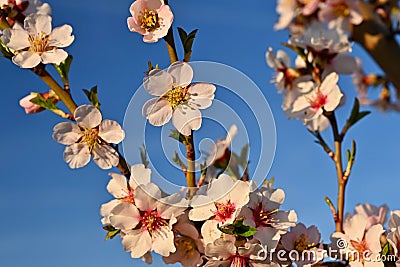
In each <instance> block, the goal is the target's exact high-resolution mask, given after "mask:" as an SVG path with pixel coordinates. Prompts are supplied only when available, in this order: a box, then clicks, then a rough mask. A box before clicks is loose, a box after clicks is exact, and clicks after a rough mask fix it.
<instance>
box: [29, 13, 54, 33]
mask: <svg viewBox="0 0 400 267" xmlns="http://www.w3.org/2000/svg"><path fill="white" fill-rule="evenodd" d="M24 28H25V29H27V30H28V31H29V32H30V33H33V34H37V33H42V32H43V33H45V34H46V35H49V34H50V33H51V17H50V16H47V15H37V14H31V15H29V16H27V17H26V18H25V20H24Z"/></svg>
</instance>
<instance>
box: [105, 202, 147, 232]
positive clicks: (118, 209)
mask: <svg viewBox="0 0 400 267" xmlns="http://www.w3.org/2000/svg"><path fill="white" fill-rule="evenodd" d="M139 218H140V213H139V210H138V209H137V208H136V207H135V205H132V204H131V203H120V204H118V205H117V206H115V207H114V208H113V209H112V210H111V215H110V222H111V225H112V226H114V227H115V228H116V229H122V230H130V229H133V228H135V227H136V225H138V223H139V221H140V220H139Z"/></svg>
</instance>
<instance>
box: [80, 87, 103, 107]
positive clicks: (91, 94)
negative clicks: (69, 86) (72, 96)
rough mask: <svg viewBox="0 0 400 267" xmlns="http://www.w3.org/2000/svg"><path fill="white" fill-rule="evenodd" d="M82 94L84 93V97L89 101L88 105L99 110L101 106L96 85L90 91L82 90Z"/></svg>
mask: <svg viewBox="0 0 400 267" xmlns="http://www.w3.org/2000/svg"><path fill="white" fill-rule="evenodd" d="M83 92H84V93H85V95H86V96H87V98H88V99H89V101H90V103H92V105H93V106H95V107H96V108H100V105H101V104H100V103H99V96H98V93H97V85H96V86H93V87H92V89H90V91H88V90H86V89H83Z"/></svg>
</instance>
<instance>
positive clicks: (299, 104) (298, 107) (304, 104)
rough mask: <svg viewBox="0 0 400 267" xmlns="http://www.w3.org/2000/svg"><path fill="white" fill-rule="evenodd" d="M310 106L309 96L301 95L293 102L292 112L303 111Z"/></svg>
mask: <svg viewBox="0 0 400 267" xmlns="http://www.w3.org/2000/svg"><path fill="white" fill-rule="evenodd" d="M309 107H310V103H309V102H308V101H307V96H304V95H300V96H299V97H297V98H296V100H294V102H293V108H292V112H299V111H303V110H305V109H307V108H309Z"/></svg>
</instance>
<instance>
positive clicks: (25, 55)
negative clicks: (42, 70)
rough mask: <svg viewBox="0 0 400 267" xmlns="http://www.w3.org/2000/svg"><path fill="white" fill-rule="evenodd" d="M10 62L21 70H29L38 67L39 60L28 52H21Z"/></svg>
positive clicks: (34, 54) (38, 57)
mask: <svg viewBox="0 0 400 267" xmlns="http://www.w3.org/2000/svg"><path fill="white" fill-rule="evenodd" d="M12 61H13V62H14V63H15V64H16V65H18V66H20V67H21V68H25V69H30V68H33V67H36V66H37V65H39V63H40V61H41V58H40V56H39V55H38V54H36V53H32V52H30V51H22V52H21V53H18V54H17V55H15V56H14V57H13V58H12Z"/></svg>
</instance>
